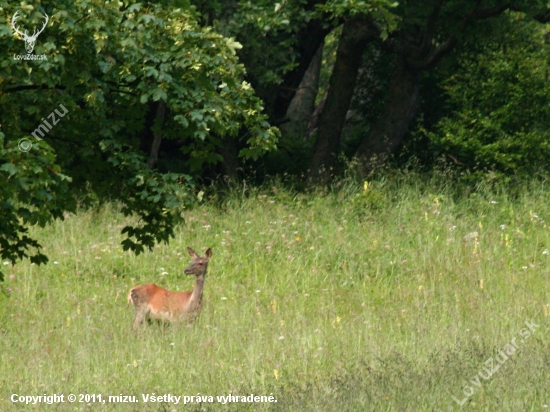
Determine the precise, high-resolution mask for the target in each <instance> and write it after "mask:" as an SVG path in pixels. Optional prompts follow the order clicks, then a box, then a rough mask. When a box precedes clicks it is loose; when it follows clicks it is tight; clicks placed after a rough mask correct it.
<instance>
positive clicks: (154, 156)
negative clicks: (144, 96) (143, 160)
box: [147, 100, 166, 169]
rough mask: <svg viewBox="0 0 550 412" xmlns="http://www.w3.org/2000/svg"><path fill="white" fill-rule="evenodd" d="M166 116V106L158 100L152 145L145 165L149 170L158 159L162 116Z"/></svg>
mask: <svg viewBox="0 0 550 412" xmlns="http://www.w3.org/2000/svg"><path fill="white" fill-rule="evenodd" d="M165 115H166V104H165V103H164V102H163V101H162V100H159V102H158V105H157V115H156V116H155V123H154V125H153V127H152V129H153V145H152V146H151V153H150V154H149V161H148V162H147V165H148V166H149V169H152V168H153V167H155V165H156V164H157V162H158V158H159V149H160V143H161V141H162V125H163V123H164V116H165Z"/></svg>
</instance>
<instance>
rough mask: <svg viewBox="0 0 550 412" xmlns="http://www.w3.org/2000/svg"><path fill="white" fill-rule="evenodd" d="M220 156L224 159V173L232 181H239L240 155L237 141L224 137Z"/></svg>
mask: <svg viewBox="0 0 550 412" xmlns="http://www.w3.org/2000/svg"><path fill="white" fill-rule="evenodd" d="M220 154H221V155H222V157H223V162H222V168H223V173H224V174H225V175H226V176H227V177H229V179H230V180H237V179H238V177H239V174H238V168H239V154H238V152H237V142H236V140H235V139H234V138H231V137H224V138H223V139H222V144H221V146H220Z"/></svg>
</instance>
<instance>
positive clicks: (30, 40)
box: [11, 11, 49, 54]
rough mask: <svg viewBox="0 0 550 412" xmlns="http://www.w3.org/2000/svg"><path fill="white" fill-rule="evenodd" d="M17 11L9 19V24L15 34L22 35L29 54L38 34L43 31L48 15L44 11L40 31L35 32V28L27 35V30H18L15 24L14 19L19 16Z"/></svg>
mask: <svg viewBox="0 0 550 412" xmlns="http://www.w3.org/2000/svg"><path fill="white" fill-rule="evenodd" d="M17 13H19V12H18V11H16V12H15V14H14V15H13V17H12V19H11V26H12V27H13V30H15V32H16V33H17V34H19V35H20V36H21V37H23V40H25V48H26V49H27V53H28V54H31V53H32V51H33V50H34V44H35V43H36V39H37V38H38V35H39V34H40V33H42V32H43V31H44V29H45V28H46V26H47V24H48V20H49V18H48V15H47V14H46V13H44V18H45V19H46V21H45V22H44V25H43V26H42V28H41V29H40V31H38V32H37V31H36V30H35V31H34V33H33V34H32V36H29V35H28V34H27V30H25V32H24V33H23V32H22V31H21V30H19V29H18V28H17V27H16V26H15V21H16V20H17V19H18V18H19V16H18V15H17Z"/></svg>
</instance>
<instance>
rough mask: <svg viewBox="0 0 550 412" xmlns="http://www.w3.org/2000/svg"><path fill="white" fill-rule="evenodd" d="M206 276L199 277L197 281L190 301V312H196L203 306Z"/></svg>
mask: <svg viewBox="0 0 550 412" xmlns="http://www.w3.org/2000/svg"><path fill="white" fill-rule="evenodd" d="M205 275H206V274H203V275H199V276H197V279H196V280H195V287H194V288H193V293H191V299H190V300H189V310H195V309H196V308H197V307H198V306H199V305H200V304H201V301H202V291H203V289H204V278H205Z"/></svg>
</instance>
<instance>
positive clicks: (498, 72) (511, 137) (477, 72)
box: [427, 16, 550, 175]
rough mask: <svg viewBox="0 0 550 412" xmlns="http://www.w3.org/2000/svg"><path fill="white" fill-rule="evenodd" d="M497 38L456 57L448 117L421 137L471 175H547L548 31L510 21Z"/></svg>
mask: <svg viewBox="0 0 550 412" xmlns="http://www.w3.org/2000/svg"><path fill="white" fill-rule="evenodd" d="M512 19H514V20H513V21H512ZM498 36H499V37H498V38H494V37H493V38H492V40H491V41H489V42H485V43H481V44H478V45H476V46H475V47H472V48H471V49H470V51H465V52H463V53H462V54H461V55H460V57H459V59H458V62H459V67H458V70H456V71H455V72H454V73H452V74H451V75H450V76H449V77H448V78H447V80H446V81H445V82H444V83H443V85H444V89H445V91H446V93H447V97H448V102H449V105H448V106H447V113H449V112H451V113H452V114H448V115H446V116H445V117H443V118H442V119H441V120H439V122H438V123H437V125H436V127H435V130H433V131H428V132H427V135H428V136H429V138H430V140H431V142H432V144H433V145H434V148H435V149H436V151H438V152H440V153H441V152H443V153H446V154H450V155H452V156H453V157H455V158H456V159H458V160H459V161H460V162H462V163H464V164H465V165H466V166H467V167H468V168H469V169H471V170H474V171H482V170H492V171H494V172H497V173H503V174H507V175H510V174H516V173H531V172H533V171H534V170H536V169H538V168H543V169H546V170H548V164H549V163H548V158H549V157H550V143H549V142H550V105H549V104H548V96H550V82H549V81H548V73H549V70H550V65H549V63H550V61H549V60H548V55H549V52H550V45H549V44H548V43H547V36H548V29H547V28H544V26H541V25H540V24H537V23H530V22H528V21H525V20H521V18H520V17H519V16H511V17H510V22H509V23H508V24H506V29H505V30H503V32H502V31H501V32H500V33H499V35H498ZM472 49H473V50H472Z"/></svg>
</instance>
